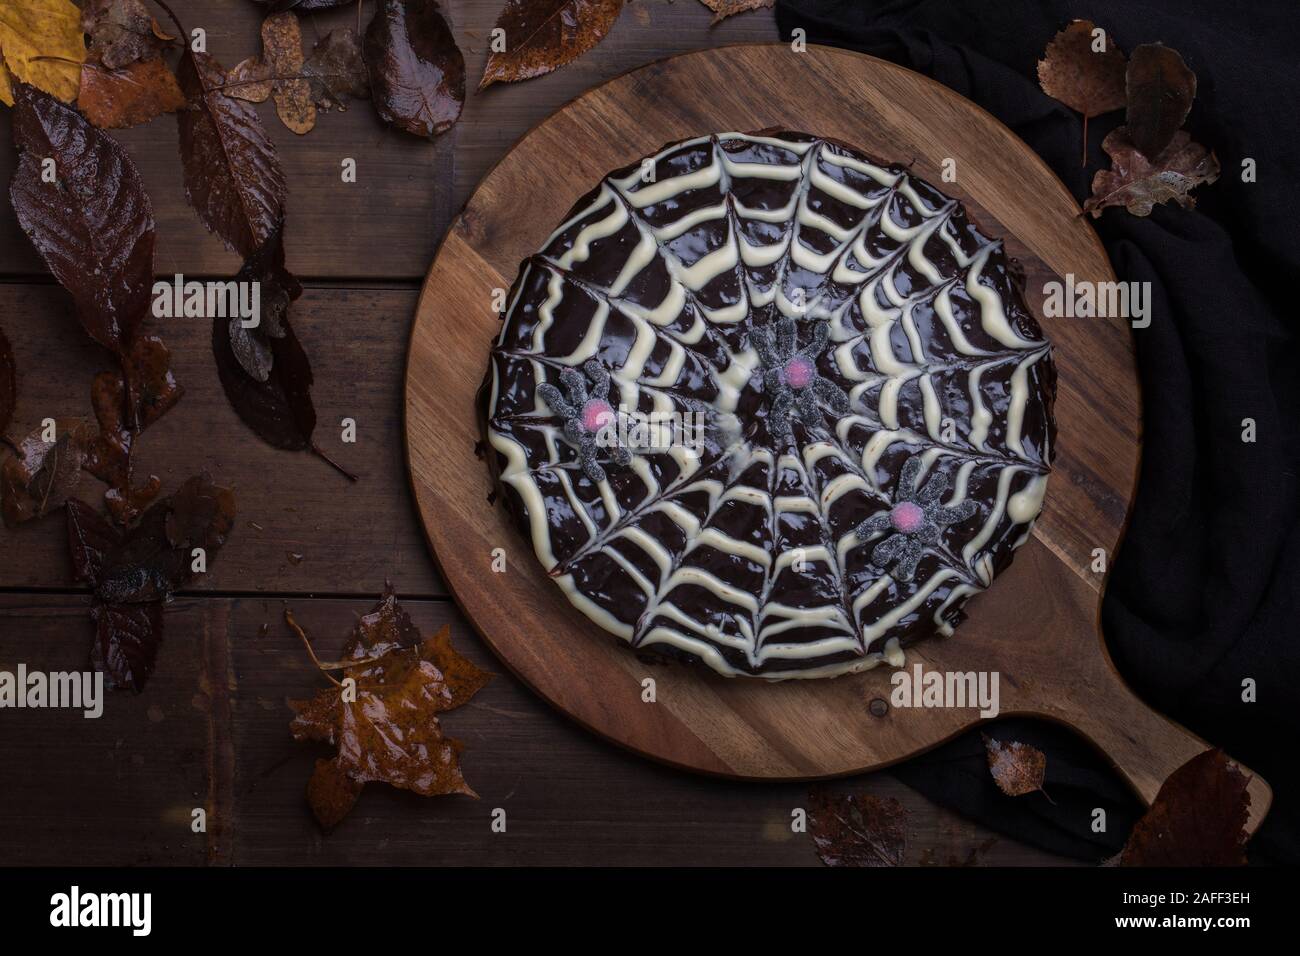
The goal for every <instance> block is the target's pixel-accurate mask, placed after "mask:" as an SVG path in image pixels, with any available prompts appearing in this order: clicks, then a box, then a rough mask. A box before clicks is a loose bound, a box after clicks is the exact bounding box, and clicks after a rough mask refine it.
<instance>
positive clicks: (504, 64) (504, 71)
mask: <svg viewBox="0 0 1300 956" xmlns="http://www.w3.org/2000/svg"><path fill="white" fill-rule="evenodd" d="M622 10H623V0H506V5H505V7H504V8H503V9H502V11H501V13H500V14H499V15H498V16H497V22H496V25H497V27H498V28H500V29H502V30H504V31H505V50H504V51H502V52H495V51H493V52H490V53H489V54H488V59H487V65H486V66H485V67H484V69H483V79H482V80H480V81H479V85H478V88H479V89H480V90H482V89H485V88H487V87H489V86H491V85H492V84H493V83H514V82H517V81H519V80H528V79H532V78H533V77H535V76H542V75H543V74H546V73H550V72H551V71H552V70H556V69H558V68H559V67H562V66H564V65H565V64H566V63H571V62H573V61H574V60H576V59H577V58H578V57H580V56H582V55H583V54H584V53H586V52H587V51H588V50H590V49H591V48H592V47H594V46H595V45H596V44H597V43H599V42H600V41H601V40H603V39H604V38H605V34H607V33H609V31H610V28H611V27H613V26H614V21H615V20H617V19H618V15H619V14H620V13H621V12H622Z"/></svg>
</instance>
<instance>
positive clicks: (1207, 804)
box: [1120, 750, 1250, 866]
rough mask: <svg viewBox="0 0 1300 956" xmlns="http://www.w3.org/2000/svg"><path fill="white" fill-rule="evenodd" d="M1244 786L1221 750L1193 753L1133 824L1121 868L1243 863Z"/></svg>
mask: <svg viewBox="0 0 1300 956" xmlns="http://www.w3.org/2000/svg"><path fill="white" fill-rule="evenodd" d="M1249 784H1250V778H1249V777H1247V776H1246V775H1245V774H1243V773H1242V772H1241V771H1240V770H1239V769H1237V767H1236V766H1235V765H1234V764H1233V763H1232V762H1231V761H1229V760H1228V758H1227V757H1226V756H1224V754H1223V751H1222V750H1207V751H1205V752H1204V753H1202V754H1198V755H1197V756H1195V757H1193V758H1192V759H1191V760H1189V761H1187V763H1185V764H1183V765H1182V766H1181V767H1179V768H1178V769H1177V770H1175V771H1174V772H1173V773H1172V774H1170V775H1169V779H1168V780H1166V781H1165V782H1164V784H1163V785H1162V786H1161V787H1160V792H1159V793H1157V794H1156V798H1155V800H1154V801H1153V802H1152V804H1151V809H1149V810H1148V811H1147V812H1146V814H1145V815H1144V816H1143V817H1142V819H1141V820H1139V821H1138V822H1137V824H1136V825H1135V826H1134V827H1133V832H1132V833H1130V834H1129V838H1128V842H1127V843H1125V844H1124V851H1123V853H1121V854H1120V866H1244V865H1245V864H1246V851H1245V847H1246V840H1247V838H1248V837H1247V833H1246V821H1247V820H1248V819H1249V817H1250V792H1249V791H1248V790H1247V789H1246V788H1247V787H1248V786H1249Z"/></svg>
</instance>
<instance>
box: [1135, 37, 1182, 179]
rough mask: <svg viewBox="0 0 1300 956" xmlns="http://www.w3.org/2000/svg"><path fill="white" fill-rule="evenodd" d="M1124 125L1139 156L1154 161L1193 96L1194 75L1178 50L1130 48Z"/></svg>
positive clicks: (1153, 45)
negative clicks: (1132, 49)
mask: <svg viewBox="0 0 1300 956" xmlns="http://www.w3.org/2000/svg"><path fill="white" fill-rule="evenodd" d="M1125 82H1126V85H1127V94H1128V109H1127V111H1126V112H1125V114H1124V125H1125V126H1127V127H1128V132H1129V138H1130V139H1131V140H1132V141H1133V144H1134V145H1135V146H1136V147H1137V148H1138V149H1139V150H1141V151H1142V155H1144V156H1146V157H1147V158H1148V159H1150V160H1155V158H1156V157H1157V156H1159V155H1160V154H1161V153H1162V152H1163V151H1164V149H1165V147H1166V146H1168V145H1169V142H1170V140H1172V139H1173V138H1174V133H1176V132H1178V130H1179V129H1180V128H1181V127H1182V125H1183V121H1184V120H1186V119H1187V114H1188V112H1190V111H1191V108H1192V100H1194V99H1195V98H1196V74H1195V73H1193V72H1192V71H1191V70H1190V69H1188V67H1187V64H1186V63H1184V62H1183V58H1182V57H1181V56H1179V54H1178V51H1177V50H1174V49H1171V48H1169V47H1167V46H1164V45H1163V44H1160V43H1144V44H1142V46H1140V47H1138V48H1137V49H1136V50H1134V51H1133V54H1132V56H1130V57H1129V61H1128V73H1127V75H1126V80H1125Z"/></svg>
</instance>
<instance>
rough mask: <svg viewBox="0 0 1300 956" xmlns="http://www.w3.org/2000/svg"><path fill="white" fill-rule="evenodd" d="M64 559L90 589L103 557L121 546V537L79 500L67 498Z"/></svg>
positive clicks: (74, 573) (101, 568)
mask: <svg viewBox="0 0 1300 956" xmlns="http://www.w3.org/2000/svg"><path fill="white" fill-rule="evenodd" d="M66 511H67V516H68V557H70V558H71V559H72V573H73V577H75V578H76V579H77V580H78V581H84V582H85V583H86V584H89V585H90V586H91V587H95V586H96V585H97V584H98V583H99V577H100V573H101V572H102V571H103V568H104V560H105V557H106V556H107V555H108V554H109V552H111V551H113V550H114V549H115V548H118V547H120V546H121V544H122V534H121V532H119V531H118V530H117V529H116V528H114V527H113V526H112V525H111V524H109V523H108V522H107V521H105V520H104V519H103V517H101V516H100V514H99V512H98V511H96V510H95V509H94V508H92V507H91V506H90V505H88V504H86V503H85V502H84V501H82V500H81V499H80V498H69V499H68V503H67V506H66Z"/></svg>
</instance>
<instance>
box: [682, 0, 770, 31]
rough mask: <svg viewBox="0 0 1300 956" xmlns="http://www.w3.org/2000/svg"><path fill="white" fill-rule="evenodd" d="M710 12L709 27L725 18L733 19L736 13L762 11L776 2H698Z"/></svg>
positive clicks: (767, 0) (746, 0) (762, 0)
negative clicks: (711, 17) (711, 13)
mask: <svg viewBox="0 0 1300 956" xmlns="http://www.w3.org/2000/svg"><path fill="white" fill-rule="evenodd" d="M700 3H702V4H704V5H705V6H706V7H708V8H709V9H710V10H712V11H713V21H712V23H710V24H709V25H710V26H712V25H713V24H716V23H720V22H722V21H723V20H725V19H727V17H733V16H735V15H736V14H737V13H748V12H749V11H750V10H764V9H766V8H768V7H770V6H772V5H773V4H775V3H776V0H700Z"/></svg>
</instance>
